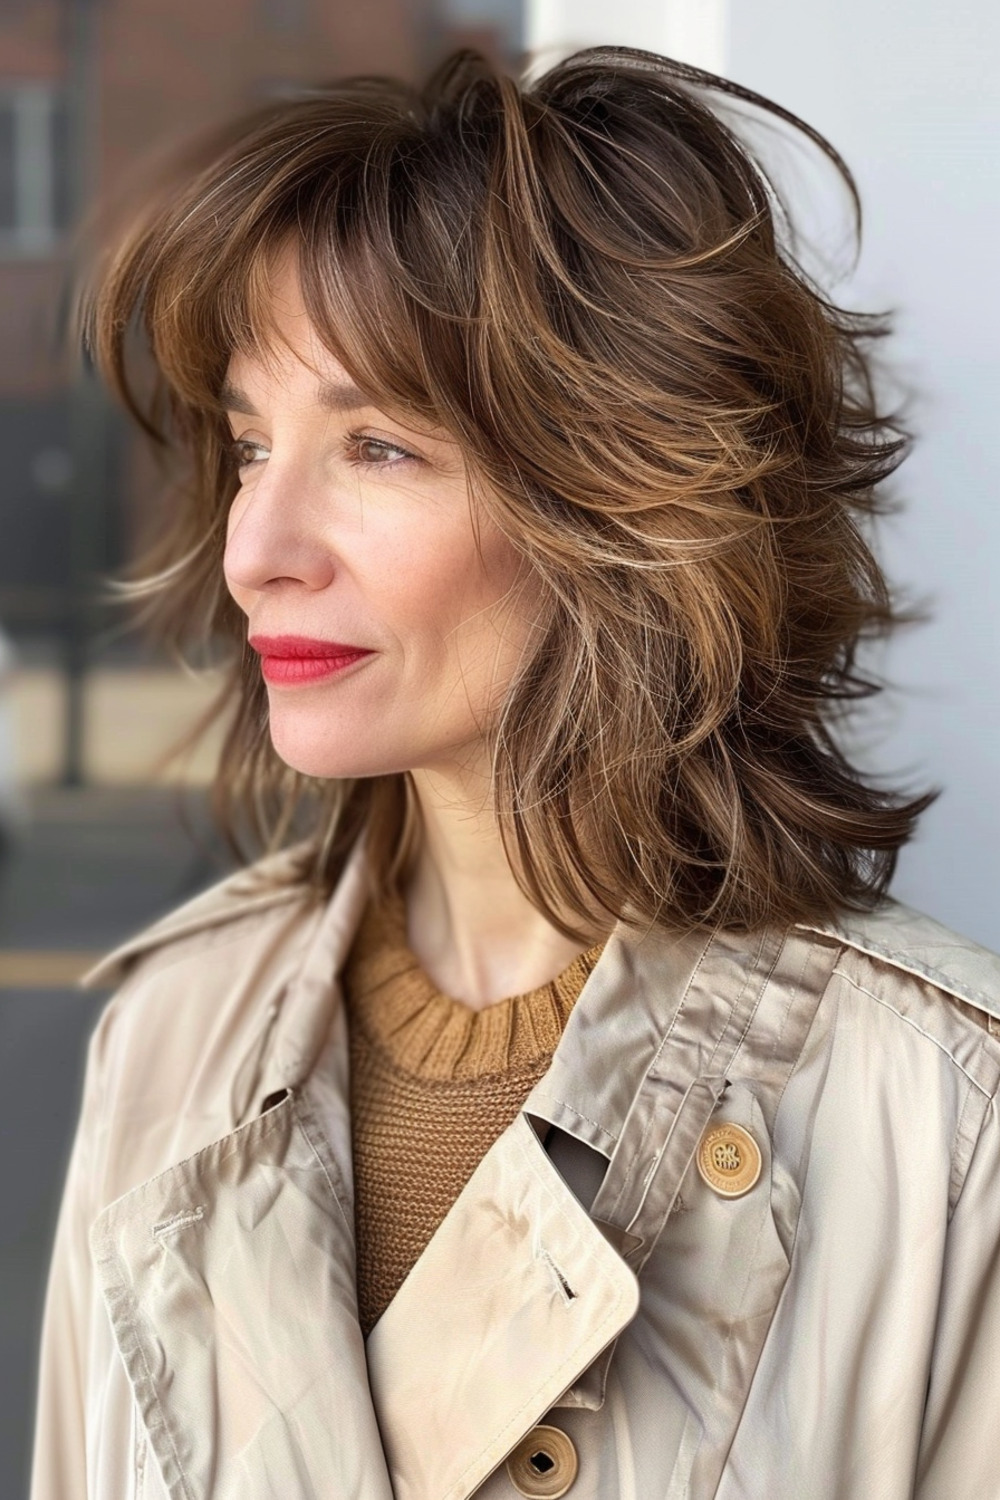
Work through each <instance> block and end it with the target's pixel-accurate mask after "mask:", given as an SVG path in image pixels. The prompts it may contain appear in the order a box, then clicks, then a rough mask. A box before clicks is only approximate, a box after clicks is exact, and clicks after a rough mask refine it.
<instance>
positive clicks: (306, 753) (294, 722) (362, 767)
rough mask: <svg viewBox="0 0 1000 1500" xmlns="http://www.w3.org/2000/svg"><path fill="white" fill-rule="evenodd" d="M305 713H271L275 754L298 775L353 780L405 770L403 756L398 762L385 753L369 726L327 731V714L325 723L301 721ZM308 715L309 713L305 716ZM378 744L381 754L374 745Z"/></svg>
mask: <svg viewBox="0 0 1000 1500" xmlns="http://www.w3.org/2000/svg"><path fill="white" fill-rule="evenodd" d="M306 717H307V716H299V715H291V714H284V713H274V712H273V711H272V713H271V719H270V730H271V744H272V745H273V746H274V749H275V753H276V754H277V755H278V756H280V758H281V759H282V760H283V761H284V762H285V765H286V766H291V768H292V770H293V771H298V772H299V773H300V774H301V775H302V776H313V777H316V778H317V779H319V780H324V781H334V780H353V779H355V778H357V777H363V776H387V775H390V774H392V773H394V772H396V771H405V770H406V769H407V768H408V767H407V761H406V757H405V756H404V757H402V763H400V762H399V761H398V760H397V759H395V758H391V757H389V756H387V755H386V753H385V750H386V748H387V739H388V737H387V736H385V735H380V734H379V733H378V732H377V731H376V732H374V733H373V731H372V728H371V726H370V725H366V726H365V732H364V733H363V734H362V733H360V732H358V733H357V734H352V733H351V732H350V728H349V726H347V725H344V724H341V725H338V726H337V727H336V730H335V731H334V732H333V733H331V730H330V723H329V715H326V716H324V718H325V722H324V723H322V724H316V723H315V722H312V723H308V722H302V719H304V718H306ZM308 717H310V718H311V716H308ZM380 745H381V747H382V748H381V753H378V754H377V753H375V747H376V746H380Z"/></svg>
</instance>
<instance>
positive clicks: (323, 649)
mask: <svg viewBox="0 0 1000 1500" xmlns="http://www.w3.org/2000/svg"><path fill="white" fill-rule="evenodd" d="M249 644H250V646H251V648H252V649H253V650H254V651H256V652H257V654H258V655H259V656H260V670H261V676H262V677H263V678H264V681H265V682H271V683H276V684H281V686H283V687H293V686H295V685H296V684H306V683H311V682H319V681H321V680H322V679H323V678H326V677H336V676H339V675H340V674H342V673H344V672H346V671H347V670H348V669H349V668H350V667H353V666H355V665H357V663H358V662H360V661H364V660H365V659H366V658H367V657H369V656H374V655H375V653H374V651H372V650H370V649H369V648H368V647H367V646H349V645H344V644H343V643H342V642H340V641H316V640H311V639H309V638H308V637H307V636H300V635H252V636H251V637H250V641H249Z"/></svg>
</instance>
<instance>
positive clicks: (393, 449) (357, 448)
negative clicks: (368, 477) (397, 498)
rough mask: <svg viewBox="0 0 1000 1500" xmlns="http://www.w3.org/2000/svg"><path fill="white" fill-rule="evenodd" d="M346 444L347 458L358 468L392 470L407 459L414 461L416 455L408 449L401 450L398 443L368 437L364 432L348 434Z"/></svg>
mask: <svg viewBox="0 0 1000 1500" xmlns="http://www.w3.org/2000/svg"><path fill="white" fill-rule="evenodd" d="M347 444H348V449H347V451H348V457H349V459H350V461H351V463H352V464H356V465H357V466H358V467H359V468H383V469H384V468H392V467H394V466H395V465H396V464H399V463H405V462H406V461H407V460H409V459H414V460H416V454H415V453H411V452H410V451H409V449H408V448H401V447H400V446H399V444H398V443H390V442H388V441H387V440H386V439H385V438H377V437H370V436H369V435H368V434H367V433H364V432H349V433H348V434H347Z"/></svg>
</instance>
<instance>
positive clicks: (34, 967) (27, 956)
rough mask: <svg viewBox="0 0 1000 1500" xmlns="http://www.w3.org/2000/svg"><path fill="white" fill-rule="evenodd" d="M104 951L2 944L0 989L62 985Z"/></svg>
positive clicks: (95, 960) (82, 970)
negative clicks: (60, 949)
mask: <svg viewBox="0 0 1000 1500" xmlns="http://www.w3.org/2000/svg"><path fill="white" fill-rule="evenodd" d="M100 957H101V954H100V953H67V952H56V951H42V950H32V949H16V948H0V989H5V990H47V989H62V988H64V987H65V986H66V985H72V984H75V983H76V981H77V980H78V979H79V978H80V976H81V974H85V973H86V972H87V970H88V969H91V968H93V966H94V964H96V963H97V961H98V959H99V958H100Z"/></svg>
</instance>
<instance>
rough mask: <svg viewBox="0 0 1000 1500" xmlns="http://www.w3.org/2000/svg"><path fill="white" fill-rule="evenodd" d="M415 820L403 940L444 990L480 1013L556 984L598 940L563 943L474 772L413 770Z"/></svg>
mask: <svg viewBox="0 0 1000 1500" xmlns="http://www.w3.org/2000/svg"><path fill="white" fill-rule="evenodd" d="M412 774H413V781H414V785H415V787H416V791H417V797H418V801H419V806H420V813H421V822H422V838H421V844H420V849H419V853H418V855H417V857H416V860H415V863H414V867H413V870H412V873H411V876H410V879H409V883H408V886H407V890H406V909H407V937H408V941H409V945H410V947H411V949H412V950H413V952H414V954H415V955H416V957H417V958H418V959H419V960H420V963H421V966H422V967H423V969H424V971H425V972H426V973H427V975H428V976H429V977H430V979H431V980H433V982H434V983H435V984H436V985H437V987H438V989H440V990H441V991H442V992H443V993H444V994H446V995H451V996H452V997H453V998H454V999H456V1000H462V1001H464V1002H465V1004H466V1005H469V1006H470V1007H472V1008H473V1009H475V1010H482V1009H484V1008H485V1007H486V1006H488V1005H491V1004H493V1003H494V1002H495V1001H497V1000H503V999H505V998H506V997H507V996H509V995H520V994H524V993H525V992H527V991H528V990H533V989H537V988H538V987H539V986H540V985H543V984H546V983H548V982H549V980H551V979H555V978H556V976H557V975H558V974H560V973H561V972H562V970H563V969H565V968H566V966H567V965H568V964H570V963H572V961H573V959H574V958H576V957H578V956H579V954H581V953H584V952H586V951H587V949H588V948H590V947H592V946H593V945H594V944H595V943H597V942H599V941H601V940H602V939H603V938H604V937H606V936H607V934H608V932H609V931H610V928H611V924H610V922H609V923H608V924H607V925H606V926H605V927H603V928H597V927H595V929H594V931H593V933H592V934H591V935H590V937H589V941H587V942H580V941H579V940H578V939H574V938H568V937H566V936H565V934H563V933H561V932H560V931H559V930H558V928H557V927H554V926H553V925H552V923H551V922H550V921H549V920H548V918H547V917H545V916H543V915H542V913H541V912H540V911H538V910H537V908H536V907H534V906H533V905H532V904H531V902H530V901H529V900H528V898H527V896H525V894H524V892H523V891H522V890H521V889H520V887H519V886H518V884H517V882H516V881H515V879H514V876H513V873H512V872H511V868H510V865H509V864H508V862H507V856H506V854H505V852H504V847H503V842H502V839H501V836H500V828H499V825H498V823H497V819H496V817H495V814H494V812H493V808H492V803H491V799H490V796H489V782H488V777H486V776H484V775H483V774H480V775H478V776H472V775H470V774H468V773H457V772H453V773H445V772H438V771H426V770H423V771H415V772H413V773H412Z"/></svg>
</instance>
